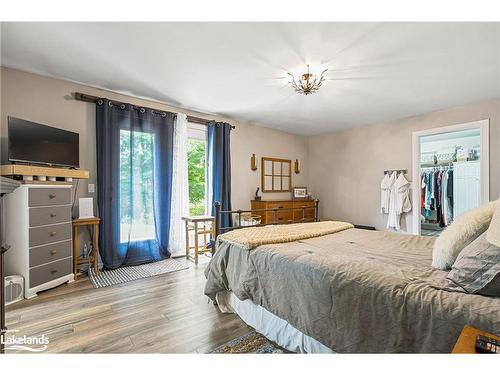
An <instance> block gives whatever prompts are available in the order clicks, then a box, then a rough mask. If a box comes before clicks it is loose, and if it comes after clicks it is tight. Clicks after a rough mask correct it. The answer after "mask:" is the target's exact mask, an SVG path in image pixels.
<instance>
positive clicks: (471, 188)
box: [412, 120, 490, 236]
mask: <svg viewBox="0 0 500 375" xmlns="http://www.w3.org/2000/svg"><path fill="white" fill-rule="evenodd" d="M412 185H413V186H412V188H413V194H412V195H413V207H414V209H413V217H412V219H413V233H414V234H419V235H428V236H438V235H439V234H440V233H441V231H442V230H443V229H444V228H446V227H447V226H448V225H450V224H451V223H452V222H453V220H454V219H455V218H456V217H457V216H459V215H460V214H461V213H463V212H465V211H468V210H470V209H472V208H475V207H478V206H480V205H481V204H484V203H487V202H489V198H490V196H489V195H490V194H489V186H490V184H489V120H480V121H474V122H469V123H465V124H458V125H453V126H446V127H442V128H435V129H429V130H423V131H418V132H414V133H413V182H412Z"/></svg>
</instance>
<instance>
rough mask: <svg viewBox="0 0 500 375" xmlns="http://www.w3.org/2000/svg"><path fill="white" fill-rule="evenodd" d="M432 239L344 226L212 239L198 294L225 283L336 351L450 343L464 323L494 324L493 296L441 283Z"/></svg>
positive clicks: (497, 306)
mask: <svg viewBox="0 0 500 375" xmlns="http://www.w3.org/2000/svg"><path fill="white" fill-rule="evenodd" d="M433 243H434V239H433V238H430V237H420V236H411V235H401V234H395V233H389V232H377V231H364V230H360V229H348V230H345V231H342V232H339V233H335V234H330V235H326V236H321V237H317V238H311V239H306V240H301V241H296V242H290V243H281V244H272V245H262V246H259V247H257V248H254V249H252V250H246V249H242V248H239V247H238V246H237V245H236V244H229V243H224V242H221V243H220V244H219V247H218V248H217V251H216V253H215V255H214V257H213V258H212V259H211V261H210V263H209V265H208V267H207V269H206V270H205V275H206V277H207V283H206V285H205V294H206V295H208V296H209V297H210V298H212V299H215V296H216V294H217V293H219V292H224V291H231V292H232V293H233V294H234V295H235V296H236V297H237V298H238V299H239V300H241V301H245V300H250V301H251V302H253V303H254V304H255V305H258V306H261V307H262V308H264V309H265V310H266V311H268V312H270V313H272V314H273V315H275V316H276V317H279V318H280V319H283V320H285V321H286V322H288V323H289V324H290V325H291V326H292V327H294V328H295V329H297V330H298V331H300V332H302V333H303V334H304V335H306V336H308V337H311V338H313V339H314V340H316V341H318V342H319V343H321V344H322V345H324V346H326V347H328V348H330V349H331V350H332V351H334V352H339V353H397V352H410V353H412V352H424V353H434V352H450V351H451V349H452V348H453V345H454V343H455V341H456V339H457V338H458V336H459V334H460V332H461V330H462V328H463V326H464V325H471V326H474V327H476V328H478V329H481V330H485V331H489V332H492V333H494V334H499V333H500V314H499V311H500V298H493V297H484V296H479V295H470V294H465V293H459V292H449V291H445V290H443V289H442V287H443V286H444V280H445V278H446V275H447V272H444V271H439V270H435V269H433V268H432V267H431V258H432V246H433Z"/></svg>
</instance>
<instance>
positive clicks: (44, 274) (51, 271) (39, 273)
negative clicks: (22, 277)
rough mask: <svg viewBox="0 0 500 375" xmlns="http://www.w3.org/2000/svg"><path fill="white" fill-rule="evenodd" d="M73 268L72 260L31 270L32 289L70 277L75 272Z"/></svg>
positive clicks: (59, 261)
mask: <svg viewBox="0 0 500 375" xmlns="http://www.w3.org/2000/svg"><path fill="white" fill-rule="evenodd" d="M72 268H73V263H72V259H71V258H66V259H62V260H58V261H57V262H53V263H49V264H45V265H43V266H38V267H35V268H31V269H30V288H34V287H36V286H38V285H41V284H45V283H47V282H49V281H52V280H55V279H58V278H60V277H63V276H66V275H69V274H71V273H72V272H73V270H72Z"/></svg>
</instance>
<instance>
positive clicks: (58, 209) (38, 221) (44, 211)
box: [30, 206, 71, 227]
mask: <svg viewBox="0 0 500 375" xmlns="http://www.w3.org/2000/svg"><path fill="white" fill-rule="evenodd" d="M68 221H71V206H55V207H39V208H30V227H36V226H39V225H49V224H56V223H67V222H68Z"/></svg>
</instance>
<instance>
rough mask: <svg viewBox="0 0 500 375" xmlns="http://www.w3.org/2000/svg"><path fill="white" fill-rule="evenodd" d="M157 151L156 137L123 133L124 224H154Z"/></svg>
mask: <svg viewBox="0 0 500 375" xmlns="http://www.w3.org/2000/svg"><path fill="white" fill-rule="evenodd" d="M153 151H154V135H153V134H150V133H142V132H133V133H131V132H130V131H127V130H121V131H120V218H121V223H122V224H131V223H132V222H135V223H137V222H139V223H144V224H152V223H153V196H152V192H153Z"/></svg>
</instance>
